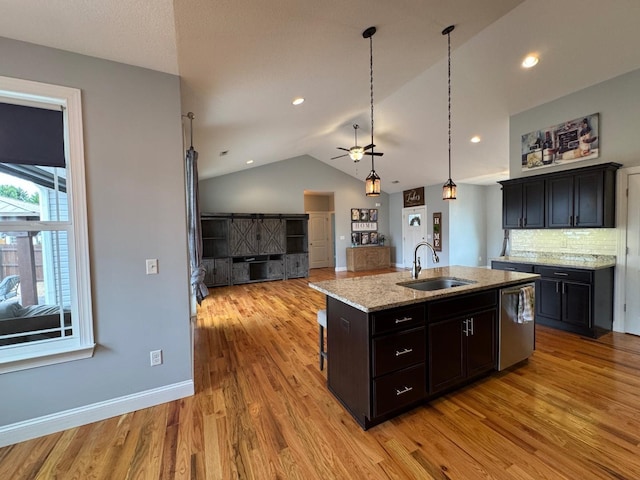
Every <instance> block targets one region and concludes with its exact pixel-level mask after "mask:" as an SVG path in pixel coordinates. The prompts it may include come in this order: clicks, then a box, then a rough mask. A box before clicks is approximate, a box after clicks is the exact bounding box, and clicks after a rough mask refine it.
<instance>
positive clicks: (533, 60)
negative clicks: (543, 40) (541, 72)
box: [522, 54, 539, 68]
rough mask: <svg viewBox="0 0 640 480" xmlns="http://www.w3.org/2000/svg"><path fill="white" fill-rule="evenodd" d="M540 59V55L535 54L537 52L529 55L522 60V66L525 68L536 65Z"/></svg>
mask: <svg viewBox="0 0 640 480" xmlns="http://www.w3.org/2000/svg"><path fill="white" fill-rule="evenodd" d="M538 60H539V59H538V55H535V54H531V55H527V56H526V57H525V58H524V60H523V61H522V66H523V67H524V68H531V67H535V66H536V65H537V64H538Z"/></svg>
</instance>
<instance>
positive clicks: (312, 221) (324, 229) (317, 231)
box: [304, 191, 335, 268]
mask: <svg viewBox="0 0 640 480" xmlns="http://www.w3.org/2000/svg"><path fill="white" fill-rule="evenodd" d="M304 211H305V212H306V213H307V214H308V215H309V228H308V239H309V245H308V252H309V268H326V267H333V266H335V253H334V251H335V242H334V238H333V230H334V229H333V223H334V221H335V220H334V199H333V193H331V192H308V191H305V192H304Z"/></svg>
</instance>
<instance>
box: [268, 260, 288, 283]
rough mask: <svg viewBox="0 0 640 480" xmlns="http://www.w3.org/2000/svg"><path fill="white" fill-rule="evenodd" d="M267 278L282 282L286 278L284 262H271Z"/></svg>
mask: <svg viewBox="0 0 640 480" xmlns="http://www.w3.org/2000/svg"><path fill="white" fill-rule="evenodd" d="M267 277H268V278H269V280H280V279H283V278H284V260H282V259H279V260H269V263H268V272H267Z"/></svg>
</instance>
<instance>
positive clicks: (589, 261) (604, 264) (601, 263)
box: [492, 255, 616, 270]
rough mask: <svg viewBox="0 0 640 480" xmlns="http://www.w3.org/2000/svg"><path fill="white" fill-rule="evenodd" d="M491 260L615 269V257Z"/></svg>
mask: <svg viewBox="0 0 640 480" xmlns="http://www.w3.org/2000/svg"><path fill="white" fill-rule="evenodd" d="M492 260H496V261H498V262H513V263H528V264H530V265H543V266H547V267H569V268H583V269H586V270H598V269H601V268H609V267H615V265H616V257H615V256H611V255H584V256H579V255H577V256H558V255H535V256H517V255H514V256H506V257H497V258H493V259H492Z"/></svg>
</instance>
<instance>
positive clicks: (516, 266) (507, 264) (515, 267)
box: [491, 262, 533, 273]
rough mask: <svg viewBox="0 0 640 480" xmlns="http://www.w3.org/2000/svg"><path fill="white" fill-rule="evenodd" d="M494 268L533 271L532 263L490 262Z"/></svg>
mask: <svg viewBox="0 0 640 480" xmlns="http://www.w3.org/2000/svg"><path fill="white" fill-rule="evenodd" d="M491 268H492V269H494V270H507V271H509V272H524V273H533V265H531V264H529V263H512V262H491Z"/></svg>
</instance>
